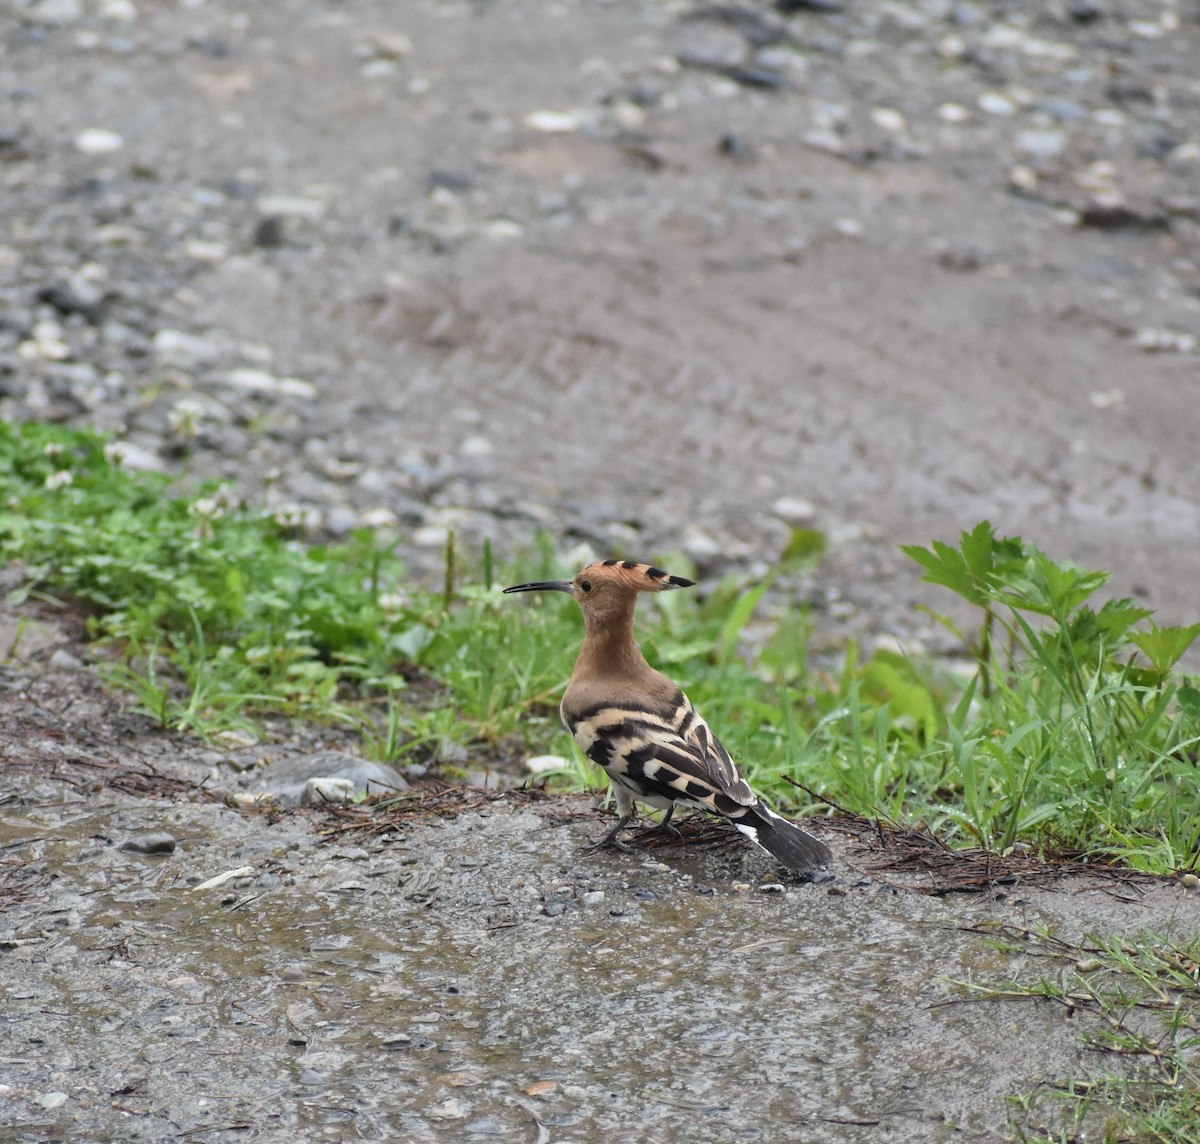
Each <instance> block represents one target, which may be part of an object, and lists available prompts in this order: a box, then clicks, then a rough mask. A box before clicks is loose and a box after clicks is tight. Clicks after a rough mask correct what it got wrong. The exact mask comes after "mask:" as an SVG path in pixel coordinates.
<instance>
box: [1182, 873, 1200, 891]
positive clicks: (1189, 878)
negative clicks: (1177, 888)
mask: <svg viewBox="0 0 1200 1144" xmlns="http://www.w3.org/2000/svg"><path fill="white" fill-rule="evenodd" d="M1179 884H1180V885H1181V886H1183V888H1184V889H1185V890H1194V889H1195V888H1196V887H1197V886H1200V877H1198V876H1197V875H1195V874H1192V873H1188V874H1184V875H1183V876H1182V877H1181V878H1180V879H1179Z"/></svg>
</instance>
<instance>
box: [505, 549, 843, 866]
mask: <svg viewBox="0 0 1200 1144" xmlns="http://www.w3.org/2000/svg"><path fill="white" fill-rule="evenodd" d="M693 584H694V581H692V580H687V579H684V577H682V576H673V575H671V574H670V573H669V572H664V571H663V570H662V569H661V568H656V567H654V566H653V565H651V564H640V563H637V562H636V561H633V560H598V561H595V562H593V563H591V564H588V565H587V566H586V567H584V568H583V569H582V570H581V571H580V572H579V573H578V575H576V577H575V578H574V579H573V580H539V581H536V582H532V583H528V584H514V585H513V586H512V587H511V588H505V589H504V591H505V592H506V593H512V592H565V593H566V594H567V595H569V596H573V597H574V598H575V601H576V602H577V603H578V604H579V606H580V608H582V610H583V616H584V621H585V625H586V629H585V634H584V639H583V646H582V647H581V648H580V650H579V656H578V658H577V659H576V661H575V668H574V670H573V671H572V672H571V678H570V680H569V681H568V682H567V689H566V691H565V692H564V693H563V698H562V704H561V706H560V708H559V715H560V717H561V718H562V721H563V725H564V726H565V727H566V729H567V730H568V731H569V732H570V733H571V735H572V736H573V738H574V739H575V742H576V743H578V744H579V747H580V749H581V750H582V751H583V753H584V754H585V755H587V757H588V758H589V759H591V760H592V761H593V762H594V763H597V764H598V765H599V766H600V767H601V768H603V770H604V771H605V772H606V773H607V775H608V777H609V780H610V782H611V786H612V793H613V796H614V798H615V800H616V804H617V815H618V821H617V824H616V826H614V827H613V828H612V830H610V831H609V832H608V834H606V835H605V836H604V837H603V838H602V839H601V840H600V841H599V842H598V843H597V844H596V845H597V847H598V848H599V847H606V846H620V845H621V843H620V842H618V836H619V835H620V833H621V831H622V830H624V829H625V827H627V826H628V825H629V824H630V822H632V821H633V818H634V802H635V800H636V801H638V802H643V803H646V804H648V805H650V806H652V807H655V808H657V809H660V810H665V811H666V814H665V816H664V817H663V819H662V821H661V823H660V824H659V825H660V827H662V828H664V829H667V828H670V821H671V816H672V814H674V812H675V808H676V807H677V806H684V807H688V808H692V809H697V810H701V811H706V812H708V813H709V814H714V815H717V816H718V817H720V818H724V819H726V820H728V821H729V822H730V823H731V824H732V825H733V826H734V827H735V828H736V829H737V830H739V831H740V832H741V833H742V834H744V835H745V836H746V837H747V838H749V839H750V840H751V841H752V842H755V843H757V844H758V845H759V846H761V847H762V848H763V849H764V850H766V851H767V853H769V854H770V855H771V856H772V857H773V858H774V859H775V860H776V861H777V862H779V863H780V865H782V866H784V867H786V868H787V869H789V870H791V871H793V872H795V873H798V874H809V875H811V874H812V873H814V872H815V871H816V870H817V869H819V868H820V867H822V866H825V865H827V864H828V863H829V862H830V861H831V860H832V857H833V855H832V853H831V852H830V850H829V847H827V846H826V845H825V844H824V843H823V842H821V841H820V840H819V839H817V838H814V837H813V836H812V835H811V834H809V833H807V832H806V831H804V830H801V829H800V827H798V826H797V825H796V824H795V823H794V822H790V821H789V820H788V819H786V818H784V817H783V816H782V815H780V814H776V813H775V811H773V810H772V809H771V808H770V807H769V806H767V805H766V803H764V802H763V800H762V799H760V798H759V797H758V795H756V794H755V793H754V791H753V790H752V789H751V788H750V784H749V783H748V782H746V778H745V776H744V775H743V774H742V772H741V770H740V769H739V768H738V765H737V764H736V763H735V762H734V761H733V759H732V758H731V757H730V754H729V752H728V751H727V750H726V749H725V747H724V746H723V745H722V743H721V741H720V740H719V739H718V738H717V737H716V735H714V734H713V732H712V731H711V730H710V729H709V726H708V724H707V723H705V721H704V719H703V718H701V716H700V713H699V712H698V711H697V710H696V709H695V708H694V707H693V706H692V704H691V701H690V700H689V699H688V697H687V696H686V695H685V694H684V693H683V691H682V690H681V688H680V687H679V686H678V684H676V683H674V682H673V681H672V680H671V679H669V678H668V677H667V676H665V675H663V673H662V672H660V671H657V670H655V669H654V668H653V667H651V666H650V664H649V663H648V662H647V660H646V657H645V656H644V655H643V654H642V649H641V648H640V647H639V646H638V642H637V640H636V638H635V637H634V634H633V615H634V610H635V608H636V606H637V599H638V594H639V593H641V592H669V591H672V590H674V589H677V588H690V587H692V586H693Z"/></svg>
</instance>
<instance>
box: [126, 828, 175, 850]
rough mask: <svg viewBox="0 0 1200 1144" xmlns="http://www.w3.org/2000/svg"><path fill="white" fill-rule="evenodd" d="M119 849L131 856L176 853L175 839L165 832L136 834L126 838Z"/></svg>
mask: <svg viewBox="0 0 1200 1144" xmlns="http://www.w3.org/2000/svg"><path fill="white" fill-rule="evenodd" d="M119 849H121V850H127V851H129V852H130V853H131V854H173V853H174V852H175V837H174V835H172V834H168V833H167V832H166V831H165V830H159V831H155V832H153V833H151V834H135V835H133V836H132V837H131V838H126V839H125V841H124V842H122V843H121V845H120V847H119Z"/></svg>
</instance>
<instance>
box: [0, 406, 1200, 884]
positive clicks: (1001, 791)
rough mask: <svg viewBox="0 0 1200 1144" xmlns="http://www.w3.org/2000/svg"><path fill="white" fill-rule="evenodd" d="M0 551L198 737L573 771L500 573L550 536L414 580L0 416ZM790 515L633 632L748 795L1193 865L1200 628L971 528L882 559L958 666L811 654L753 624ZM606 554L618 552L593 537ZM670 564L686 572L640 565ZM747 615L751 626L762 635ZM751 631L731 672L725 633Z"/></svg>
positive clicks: (572, 616)
mask: <svg viewBox="0 0 1200 1144" xmlns="http://www.w3.org/2000/svg"><path fill="white" fill-rule="evenodd" d="M0 497H2V499H0V559H3V560H4V561H5V562H6V563H7V562H12V561H21V562H23V564H24V565H25V567H26V570H27V579H26V585H25V587H24V588H23V589H21V590H20V591H21V592H23V593H26V594H28V593H30V592H39V593H46V594H52V595H57V596H60V597H70V598H72V599H74V600H76V601H78V602H79V603H80V604H82V605H83V606H85V607H86V608H87V609H88V612H89V614H90V617H91V618H90V621H89V622H90V625H91V632H92V635H93V637H94V638H95V640H96V641H97V644H98V650H99V652H100V654H101V655H102V656H103V657H104V658H105V660H106V662H107V664H108V666H107V671H108V674H109V676H110V677H111V679H112V680H113V681H114V682H115V683H117V684H119V685H120V686H122V687H124V688H126V689H127V690H128V691H129V692H130V693H131V694H132V695H133V696H134V698H135V701H136V703H137V704H138V706H140V707H141V708H142V709H143V710H144V711H146V712H148V713H149V714H151V715H152V716H153V717H154V718H156V719H158V720H159V721H160V722H161V723H162V724H163V725H164V726H169V727H174V728H178V729H181V730H186V731H191V732H194V733H197V734H201V735H213V734H215V733H218V732H220V731H223V730H231V729H240V730H254V729H255V728H256V727H257V726H259V724H260V722H261V720H262V718H263V717H264V716H265V715H267V714H279V713H282V714H285V715H289V716H293V717H297V718H304V719H319V720H328V721H334V722H338V723H341V724H344V725H347V726H350V727H352V728H354V729H356V730H357V731H358V732H359V733H360V734H361V736H362V741H363V745H364V749H365V750H366V751H367V752H369V753H370V754H372V755H373V756H375V757H377V758H380V759H383V760H417V759H420V760H422V761H428V760H430V759H437V758H443V757H447V756H452V755H453V754H454V753H455V752H454V751H452V750H451V749H450V748H456V747H466V748H468V749H469V750H470V751H472V752H475V753H476V754H477V756H478V755H483V756H484V757H486V756H488V754H489V753H494V750H495V748H497V747H498V746H504V745H511V744H512V743H513V742H514V741H517V740H519V741H521V742H522V743H523V746H524V747H525V748H526V749H528V750H530V751H532V752H536V753H554V754H561V755H563V756H565V757H567V758H569V759H571V760H572V761H571V763H570V764H569V765H568V767H567V768H565V771H564V774H563V775H562V776H560V778H561V779H562V780H563V781H568V782H570V783H573V784H575V785H581V784H583V783H587V782H589V781H590V782H591V783H593V784H595V785H599V780H600V777H601V776H599V772H597V771H595V770H594V768H591V767H590V766H589V765H588V764H586V763H583V762H581V761H580V760H579V758H578V756H577V755H576V754H575V753H574V750H573V747H572V746H571V745H570V743H569V741H568V739H567V737H566V735H565V733H564V732H563V731H562V730H561V728H560V727H559V725H558V720H557V710H556V709H557V704H558V700H559V697H560V695H561V690H562V686H563V684H564V683H565V681H566V679H567V676H568V674H569V672H570V668H571V663H572V661H573V658H574V654H575V651H576V650H577V648H578V645H579V640H580V638H581V635H582V623H581V617H580V615H579V611H578V608H577V607H576V606H575V604H574V603H573V602H572V601H571V600H569V599H566V598H565V597H560V596H551V597H548V598H540V599H538V600H536V602H526V603H524V604H522V603H520V602H518V601H515V600H513V599H512V598H509V597H504V596H502V595H501V594H500V593H499V592H498V591H497V590H496V589H497V586H498V585H499V584H503V583H511V582H515V581H516V580H519V579H533V578H552V577H561V576H563V575H569V574H572V573H573V572H574V571H575V570H574V569H568V568H563V567H561V566H560V565H559V563H558V561H557V559H556V556H555V554H554V551H553V546H552V545H551V544H550V542H549V541H546V540H543V541H542V543H541V547H540V548H539V549H538V550H537V551H535V552H533V553H531V554H527V555H526V557H525V558H524V559H523V560H522V561H521V562H520V563H519V564H517V565H515V566H508V567H506V568H505V569H504V570H503V574H502V575H501V574H499V573H497V572H496V570H495V569H494V568H493V566H492V557H491V553H490V552H487V551H485V552H484V553H483V554H482V558H481V559H480V560H477V561H476V562H474V563H473V564H467V565H465V566H464V565H463V563H462V561H460V559H459V558H458V557H457V555H456V553H455V551H454V547H453V544H451V545H450V547H449V549H448V551H447V558H446V575H445V583H444V584H443V585H442V586H441V587H440V589H438V590H423V589H420V588H418V587H416V586H414V585H413V584H412V583H411V581H410V579H409V578H408V576H407V574H406V572H405V569H404V566H403V564H402V562H401V561H400V560H399V559H398V558H397V556H396V555H395V552H394V541H395V538H394V537H393V538H390V539H389V538H387V537H385V536H383V535H382V534H376V533H372V532H367V531H364V532H360V533H356V534H354V535H353V536H352V537H350V538H349V539H348V540H347V541H346V542H344V543H341V544H336V545H327V546H311V545H307V544H303V543H301V542H299V541H298V540H297V539H296V538H295V537H294V536H293V534H292V532H291V530H290V527H289V524H288V522H287V521H279V520H276V519H274V518H273V517H272V516H271V514H270V513H268V512H265V511H263V510H261V509H256V508H253V507H251V506H248V505H246V504H243V503H241V502H240V501H239V499H238V498H237V496H236V494H235V493H233V492H231V491H230V490H228V489H222V488H218V487H206V488H205V489H203V490H201V493H200V494H199V495H198V496H193V497H181V496H173V495H171V492H170V486H169V484H168V482H167V480H166V479H165V478H163V477H159V476H153V475H147V474H132V473H129V472H127V471H125V470H124V469H122V468H121V467H120V466H119V464H115V463H113V457H112V450H111V448H109V449H107V450H106V446H105V443H104V441H103V439H102V438H100V437H99V436H97V435H94V434H90V433H87V432H80V431H75V430H70V429H66V428H62V427H57V426H45V425H39V424H24V425H21V426H11V425H3V426H0ZM822 548H823V538H822V537H821V536H820V535H819V534H817V533H813V532H809V531H804V530H799V531H797V532H796V533H795V534H794V536H793V539H792V542H791V544H790V545H789V546H788V549H787V551H786V552H784V553H783V554H781V556H780V558H779V560H778V562H777V563H776V565H775V567H774V568H773V569H772V571H771V573H770V574H769V575H767V576H766V577H763V578H760V579H758V580H747V579H744V578H736V577H730V578H727V579H725V580H722V581H721V582H720V583H718V584H715V585H705V586H704V592H703V594H700V593H669V594H666V595H662V596H656V597H653V598H652V599H651V600H648V601H647V602H646V603H645V604H644V605H643V608H642V613H641V618H640V621H639V622H640V635H641V638H642V639H643V643H644V646H645V650H646V653H647V656H648V657H649V658H650V660H651V662H653V663H655V664H657V665H658V666H660V667H661V668H662V669H663V670H665V671H667V672H668V673H669V674H671V675H672V676H674V677H675V678H677V679H679V681H680V682H681V683H682V684H683V685H684V686H685V687H686V688H687V690H688V692H689V694H690V695H691V698H692V700H693V702H694V703H695V704H696V705H697V707H699V708H700V710H701V711H702V712H703V713H704V715H705V717H706V719H707V720H708V721H709V723H710V724H712V726H713V728H714V729H715V730H716V731H717V733H718V734H719V735H720V736H721V737H722V739H723V740H724V741H725V743H726V745H727V746H728V747H729V748H730V750H731V752H732V753H733V754H734V756H735V758H737V759H739V760H740V761H741V762H742V764H743V765H744V767H745V769H746V771H747V772H748V774H749V777H750V779H751V781H752V782H753V783H754V784H755V786H756V787H757V788H758V789H760V790H761V791H762V792H763V793H764V794H766V795H768V796H769V797H771V798H774V799H775V800H777V801H779V802H781V803H783V804H785V805H788V806H789V807H790V809H791V810H792V811H793V812H796V813H800V812H804V811H807V810H812V809H815V808H817V806H819V804H816V803H815V800H814V803H813V805H805V804H803V803H802V804H799V805H798V804H797V802H796V797H795V796H796V793H797V791H796V788H795V787H793V786H792V785H791V784H790V783H789V782H788V781H787V778H785V777H784V776H787V777H790V778H794V779H797V780H799V781H801V782H803V783H805V784H806V785H807V786H809V787H811V788H813V789H815V790H818V791H820V792H821V793H823V794H824V795H826V796H828V797H830V798H833V799H835V800H836V801H838V802H839V803H841V804H842V805H845V806H847V807H849V808H851V809H853V810H857V811H859V812H862V813H866V814H884V815H887V816H889V817H891V818H893V819H895V820H897V821H906V820H907V821H915V820H920V821H924V822H925V823H927V824H928V825H929V826H930V827H931V828H932V829H934V830H935V831H937V832H939V833H940V834H941V835H943V836H944V837H946V838H947V839H948V840H949V841H950V842H951V843H960V844H970V845H984V846H987V847H990V848H992V849H994V850H1000V851H1003V850H1006V849H1008V848H1010V847H1012V846H1014V845H1017V844H1018V843H1021V844H1027V845H1033V846H1041V847H1046V848H1052V849H1054V850H1056V851H1060V852H1061V851H1068V852H1071V853H1074V854H1077V855H1080V856H1086V857H1089V858H1093V859H1096V860H1103V861H1123V862H1127V863H1129V864H1132V865H1134V866H1138V867H1140V868H1144V869H1148V870H1155V871H1169V870H1176V869H1180V868H1184V867H1191V866H1194V865H1195V864H1196V860H1197V851H1198V847H1200V800H1198V799H1197V798H1196V797H1195V789H1196V782H1197V763H1196V759H1197V754H1198V750H1200V691H1198V690H1197V689H1196V688H1195V687H1194V686H1193V685H1192V683H1191V682H1190V681H1189V680H1188V679H1187V677H1186V676H1185V675H1184V674H1183V673H1182V672H1181V671H1180V669H1179V666H1178V661H1179V659H1180V657H1181V656H1182V655H1183V654H1184V653H1185V652H1186V650H1187V648H1188V647H1189V646H1190V645H1191V643H1192V642H1193V641H1194V640H1195V639H1196V638H1197V635H1200V625H1194V626H1191V627H1180V628H1159V627H1156V626H1155V625H1154V624H1153V622H1152V621H1151V618H1150V615H1149V613H1148V612H1147V611H1146V610H1145V609H1143V608H1140V607H1139V606H1137V605H1135V604H1133V603H1132V602H1130V601H1127V600H1118V601H1108V602H1105V603H1102V604H1096V603H1095V596H1096V594H1097V592H1098V591H1099V590H1100V589H1101V588H1102V587H1103V584H1104V581H1105V576H1104V574H1103V573H1100V572H1093V571H1088V570H1084V569H1078V568H1075V567H1074V566H1072V565H1070V564H1068V563H1064V562H1057V561H1054V560H1053V559H1051V558H1050V557H1049V556H1047V555H1046V554H1044V553H1042V552H1040V551H1039V550H1038V549H1037V548H1035V547H1033V546H1032V545H1029V544H1026V543H1024V542H1023V541H1021V540H1019V539H1003V538H998V537H996V536H995V535H994V534H993V532H992V529H991V528H990V526H988V525H987V524H981V525H979V526H978V527H977V528H975V529H974V530H973V531H972V532H970V533H967V534H964V535H963V537H962V538H961V540H960V543H959V545H958V546H957V547H954V546H950V545H946V544H942V543H934V544H933V545H932V546H930V547H929V548H916V547H914V548H910V549H908V550H907V552H908V553H909V555H910V556H911V557H912V558H913V559H914V561H915V562H916V563H917V565H919V566H920V568H921V569H922V570H923V571H924V574H925V577H926V579H927V580H930V581H931V582H933V583H936V584H940V585H942V586H943V587H945V588H946V589H947V590H949V591H951V592H954V593H956V594H957V595H959V596H960V597H962V598H963V599H965V600H966V601H968V602H969V603H970V604H971V605H973V606H974V607H976V608H977V609H978V614H979V635H978V637H966V636H964V640H965V641H966V642H967V643H969V644H970V645H971V647H972V649H973V655H974V659H973V662H972V663H971V664H969V665H960V667H963V666H965V667H966V668H967V670H956V671H951V670H949V668H948V667H947V665H945V664H940V665H939V664H937V663H918V662H913V661H910V660H908V659H906V658H904V657H902V656H900V655H897V654H895V653H893V652H886V651H883V652H878V653H876V654H875V655H874V656H873V657H871V658H870V659H869V660H866V661H863V660H862V659H861V658H860V656H859V653H858V649H857V648H856V647H855V646H854V645H853V644H851V645H848V646H847V647H846V648H845V649H844V656H843V657H842V663H841V665H840V667H839V668H838V669H837V670H836V671H834V672H829V671H827V670H821V669H819V668H817V667H814V665H813V664H812V663H811V662H810V659H809V654H808V646H809V638H808V637H809V620H808V617H807V616H806V615H805V614H804V613H803V612H801V611H796V610H790V611H784V612H783V613H782V614H781V615H778V616H776V617H775V618H773V619H771V620H769V621H764V620H762V619H761V618H759V617H760V614H761V613H762V612H763V611H764V606H765V603H766V602H770V601H772V600H774V599H776V598H777V596H778V594H770V593H771V589H772V588H773V587H774V585H775V582H776V581H777V580H778V579H780V578H782V577H784V576H785V575H787V574H789V573H791V572H794V571H795V570H797V569H798V568H802V567H805V566H807V565H810V564H811V563H813V562H814V561H815V560H817V559H818V558H819V557H820V554H821V551H822ZM618 555H619V554H618ZM662 563H664V564H665V565H666V566H668V567H670V568H671V569H672V570H674V571H677V572H681V573H686V572H688V571H689V569H688V568H687V567H686V565H685V563H684V562H683V561H681V560H679V559H671V558H669V557H665V556H664V557H663V558H662ZM764 628H765V633H764ZM752 629H753V631H754V632H755V634H756V652H755V655H754V656H753V662H752V663H751V662H749V661H748V659H747V657H746V655H745V643H746V639H747V636H748V634H749V633H750V631H751V630H752Z"/></svg>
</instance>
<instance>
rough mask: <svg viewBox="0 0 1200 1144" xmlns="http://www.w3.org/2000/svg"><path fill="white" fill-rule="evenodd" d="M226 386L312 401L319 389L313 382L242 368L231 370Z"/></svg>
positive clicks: (247, 391)
mask: <svg viewBox="0 0 1200 1144" xmlns="http://www.w3.org/2000/svg"><path fill="white" fill-rule="evenodd" d="M224 381H225V384H226V385H228V386H231V387H232V388H233V389H240V390H242V391H243V392H245V393H262V394H267V395H269V396H272V397H274V396H282V397H302V398H304V399H305V400H306V401H312V400H313V399H314V398H315V397H316V396H317V387H316V386H315V385H313V383H312V382H311V381H304V380H302V379H301V378H298V377H278V376H276V375H275V374H273V373H268V372H267V371H266V370H265V369H253V368H251V367H249V366H242V367H240V368H238V369H231V370H230V371H229V372H228V373H227V374H225V377H224Z"/></svg>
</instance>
